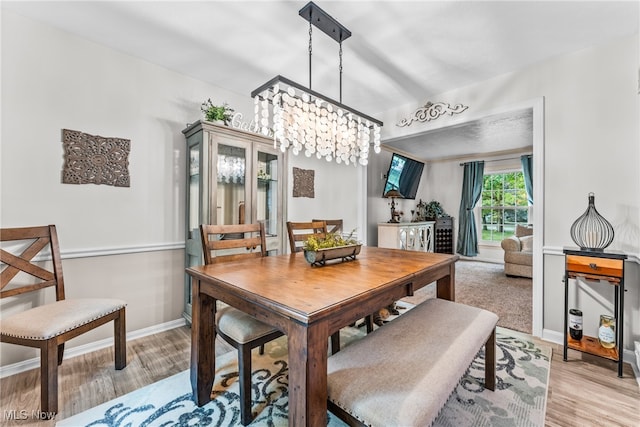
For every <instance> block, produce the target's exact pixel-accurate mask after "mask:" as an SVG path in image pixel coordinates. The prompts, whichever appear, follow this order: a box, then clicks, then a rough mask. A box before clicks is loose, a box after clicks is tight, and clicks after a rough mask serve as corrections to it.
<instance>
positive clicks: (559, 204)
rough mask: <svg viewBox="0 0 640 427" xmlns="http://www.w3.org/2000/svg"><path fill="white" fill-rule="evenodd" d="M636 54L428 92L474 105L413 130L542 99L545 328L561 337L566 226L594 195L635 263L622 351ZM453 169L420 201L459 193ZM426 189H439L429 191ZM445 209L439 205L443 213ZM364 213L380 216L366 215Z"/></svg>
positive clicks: (635, 231) (631, 314) (630, 41)
mask: <svg viewBox="0 0 640 427" xmlns="http://www.w3.org/2000/svg"><path fill="white" fill-rule="evenodd" d="M638 52H639V43H638V35H635V36H632V37H625V38H621V39H619V40H616V41H615V42H612V43H609V44H607V45H605V46H597V47H593V48H589V49H585V50H581V51H578V52H575V53H573V54H570V55H565V56H562V57H560V58H557V59H554V60H550V61H547V62H544V63H541V64H537V65H535V66H532V67H530V68H528V69H526V70H523V71H519V72H514V73H510V74H506V75H503V76H499V77H496V78H494V79H491V80H488V81H485V82H481V83H478V84H474V85H470V86H467V87H463V88H459V89H456V90H453V91H450V92H446V93H443V94H439V95H434V96H430V100H432V101H442V102H447V103H451V104H456V103H463V104H465V105H469V106H470V107H469V110H468V111H467V112H465V113H463V114H460V115H457V116H456V117H448V116H443V117H441V118H439V119H438V120H437V121H434V122H431V123H427V124H424V123H420V124H416V126H415V127H414V128H413V129H412V132H424V131H425V130H427V129H431V128H436V127H443V126H446V125H449V124H455V123H457V122H459V121H462V120H464V119H465V118H464V116H465V114H467V115H474V116H478V115H481V113H482V112H489V111H493V110H496V109H502V108H505V107H506V106H509V105H517V104H519V103H522V102H524V101H526V100H531V99H536V98H539V97H544V111H545V116H544V140H545V141H544V206H545V208H544V224H545V230H544V235H543V245H544V254H545V256H544V278H543V280H544V284H543V285H544V302H545V305H544V325H543V327H544V329H545V334H548V335H549V336H550V337H557V336H558V335H554V334H556V333H557V334H561V330H562V326H559V325H561V320H562V312H563V306H562V304H563V298H562V283H559V279H561V277H562V275H563V270H562V268H563V267H562V255H563V254H562V247H563V246H573V242H572V241H571V238H570V235H569V229H570V227H571V224H572V222H573V221H574V220H575V219H576V218H577V217H578V216H579V215H580V214H582V212H584V210H585V209H586V207H587V195H588V193H589V192H594V193H595V194H596V206H597V208H598V210H599V212H600V213H601V214H602V215H604V216H605V217H606V218H608V219H609V220H610V221H611V223H612V224H613V225H614V227H615V229H616V238H615V240H614V243H613V244H612V245H611V247H610V248H609V249H611V250H624V251H627V252H628V253H629V254H630V255H631V262H628V263H626V268H627V276H628V277H627V283H628V286H627V289H628V292H627V293H626V295H625V298H626V300H625V309H626V310H627V314H626V316H625V330H626V333H625V336H626V338H625V340H626V345H625V347H626V348H628V349H630V348H631V345H632V339H633V340H638V339H639V338H640V316H639V315H638V313H639V312H640V311H639V309H638V307H640V295H639V293H640V290H639V288H638V286H637V283H638V275H639V273H638V270H639V269H640V268H639V266H638V256H639V254H640V191H639V190H638V189H639V188H640V168H638V164H640V144H639V141H640V123H639V121H640V119H639V118H640V107H639V105H640V96H639V95H638V85H639V82H638V69H639V54H638ZM416 107H417V106H416V105H407V106H406V107H403V108H398V109H396V110H393V111H389V112H387V113H386V114H385V115H383V117H382V119H383V120H384V122H385V123H396V122H397V121H398V120H400V119H401V118H402V117H405V116H406V115H407V114H409V113H410V112H411V111H413V110H415V108H416ZM460 116H462V117H460ZM412 127H413V126H412ZM384 132H385V134H384V136H383V140H384V139H386V138H394V137H398V136H401V135H402V134H404V133H406V132H407V128H399V127H396V126H385V128H384ZM534 161H536V160H535V159H534ZM370 173H371V174H378V173H379V170H374V169H373V168H372V169H371V170H370ZM426 173H437V168H436V167H433V168H427V172H426ZM454 173H455V172H454ZM458 173H459V175H460V177H459V178H457V179H456V178H455V177H454V176H451V175H447V174H446V173H443V176H448V180H446V181H444V180H443V181H442V182H438V181H436V179H434V180H433V181H430V180H429V179H427V182H429V184H428V187H427V191H429V194H426V195H425V196H426V197H425V198H426V199H431V198H436V199H442V201H444V199H445V197H448V195H449V194H451V193H453V194H455V195H457V197H459V193H460V182H461V179H462V178H461V177H462V171H461V170H459V172H458ZM432 184H433V185H434V186H438V188H439V190H437V189H435V188H432ZM534 202H535V201H534ZM447 205H448V203H447V204H446V205H445V208H447V209H449V207H448V206H447ZM370 206H371V204H370ZM370 215H371V216H375V215H379V214H377V213H375V212H370ZM456 216H457V214H456ZM372 222H373V221H371V220H370V223H372ZM586 304H587V307H586V309H587V310H591V311H594V312H597V313H598V314H601V313H600V311H601V310H603V307H602V306H601V305H600V304H598V303H593V306H589V304H588V303H586ZM604 309H608V307H604ZM559 336H560V337H561V335H559Z"/></svg>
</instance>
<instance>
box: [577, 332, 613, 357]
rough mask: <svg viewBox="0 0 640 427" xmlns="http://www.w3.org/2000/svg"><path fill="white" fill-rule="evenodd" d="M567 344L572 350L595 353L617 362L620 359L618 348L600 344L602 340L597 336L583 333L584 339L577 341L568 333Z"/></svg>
mask: <svg viewBox="0 0 640 427" xmlns="http://www.w3.org/2000/svg"><path fill="white" fill-rule="evenodd" d="M567 346H568V347H569V348H570V349H572V350H577V351H581V352H583V353H589V354H593V355H595V356H600V357H604V358H605V359H610V360H613V361H616V362H617V361H618V349H617V348H615V347H614V348H604V347H603V346H601V345H600V341H598V338H597V337H590V336H587V335H583V336H582V339H581V340H580V341H577V340H574V339H573V338H571V336H569V334H567Z"/></svg>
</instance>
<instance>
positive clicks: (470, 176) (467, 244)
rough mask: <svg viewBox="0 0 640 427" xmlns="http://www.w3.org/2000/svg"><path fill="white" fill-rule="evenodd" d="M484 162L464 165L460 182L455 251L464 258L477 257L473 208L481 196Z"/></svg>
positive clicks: (476, 232) (476, 234)
mask: <svg viewBox="0 0 640 427" xmlns="http://www.w3.org/2000/svg"><path fill="white" fill-rule="evenodd" d="M483 174H484V162H469V163H465V164H464V178H463V180H462V199H461V201H460V213H459V218H460V220H459V224H458V245H457V251H456V252H458V253H459V254H460V255H464V256H477V255H478V231H477V230H476V220H475V216H474V215H473V208H474V207H475V206H476V203H478V200H480V196H481V195H482V178H483Z"/></svg>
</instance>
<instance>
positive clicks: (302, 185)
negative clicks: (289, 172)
mask: <svg viewBox="0 0 640 427" xmlns="http://www.w3.org/2000/svg"><path fill="white" fill-rule="evenodd" d="M314 181H315V171H314V170H313V169H300V168H296V167H294V168H293V197H308V198H310V199H313V198H314V197H315V190H314Z"/></svg>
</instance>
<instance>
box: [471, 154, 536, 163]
mask: <svg viewBox="0 0 640 427" xmlns="http://www.w3.org/2000/svg"><path fill="white" fill-rule="evenodd" d="M522 156H529V157H532V156H533V154H523V155H522ZM522 156H518V157H507V158H504V159H492V160H480V161H482V162H485V163H489V162H502V161H504V160H516V159H518V160H519V159H521V158H522ZM467 163H471V162H465V163H460V166H464V165H465V164H467Z"/></svg>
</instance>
